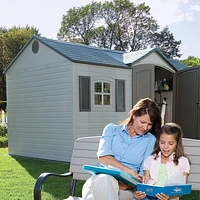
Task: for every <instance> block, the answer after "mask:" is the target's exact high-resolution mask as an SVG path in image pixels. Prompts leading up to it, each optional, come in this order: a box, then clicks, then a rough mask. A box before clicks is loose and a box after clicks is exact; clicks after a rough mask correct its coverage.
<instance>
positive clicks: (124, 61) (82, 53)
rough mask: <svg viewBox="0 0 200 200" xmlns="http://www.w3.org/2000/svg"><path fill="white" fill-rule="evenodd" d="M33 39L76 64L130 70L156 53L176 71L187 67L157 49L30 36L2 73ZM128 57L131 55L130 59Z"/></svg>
mask: <svg viewBox="0 0 200 200" xmlns="http://www.w3.org/2000/svg"><path fill="white" fill-rule="evenodd" d="M34 39H36V40H38V41H40V42H41V43H43V44H44V45H46V46H48V47H49V48H51V49H52V50H54V51H55V52H57V53H59V54H60V55H62V56H64V57H66V58H67V59H69V60H70V61H72V62H77V63H88V64H95V65H104V66H113V67H120V68H121V67H122V68H130V66H131V64H133V63H137V62H139V61H140V60H141V59H143V58H145V57H146V56H148V55H149V54H151V53H154V52H157V53H158V54H159V55H160V56H161V57H162V58H163V59H164V60H166V61H167V62H168V63H169V65H171V66H172V67H173V68H175V69H176V70H180V69H183V68H187V66H185V65H183V64H181V63H179V62H178V61H175V60H173V59H168V58H167V57H165V56H164V55H163V53H162V52H161V51H160V50H159V49H157V48H154V49H145V50H139V51H134V52H123V51H117V50H112V49H107V48H99V47H94V46H88V45H83V44H78V43H71V42H65V41H61V40H54V39H48V38H45V37H40V36H32V37H31V38H30V40H29V41H28V42H27V43H26V44H25V45H24V47H23V48H22V49H21V51H20V52H19V53H18V54H17V56H16V57H15V58H14V59H13V60H12V61H11V63H10V64H9V65H8V66H7V68H6V69H5V71H4V72H6V71H7V69H8V68H9V67H10V66H11V65H12V64H13V63H14V61H15V60H16V59H17V57H18V56H19V55H20V54H21V52H22V51H23V50H24V49H25V48H26V46H27V45H28V44H29V43H30V42H31V41H32V40H34ZM129 55H131V57H130V56H129Z"/></svg>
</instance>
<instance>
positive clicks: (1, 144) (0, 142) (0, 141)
mask: <svg viewBox="0 0 200 200" xmlns="http://www.w3.org/2000/svg"><path fill="white" fill-rule="evenodd" d="M5 147H8V137H7V136H5V137H1V136H0V148H5Z"/></svg>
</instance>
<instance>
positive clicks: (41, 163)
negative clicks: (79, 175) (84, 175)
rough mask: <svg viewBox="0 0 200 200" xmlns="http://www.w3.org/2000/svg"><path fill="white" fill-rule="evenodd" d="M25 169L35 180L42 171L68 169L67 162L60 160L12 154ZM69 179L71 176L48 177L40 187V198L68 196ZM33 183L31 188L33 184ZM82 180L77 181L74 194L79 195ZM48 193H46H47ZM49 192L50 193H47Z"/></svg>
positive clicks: (64, 171)
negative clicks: (38, 158) (53, 160)
mask: <svg viewBox="0 0 200 200" xmlns="http://www.w3.org/2000/svg"><path fill="white" fill-rule="evenodd" d="M12 157H13V158H14V159H15V160H16V161H17V162H18V163H19V164H20V165H21V166H22V167H23V168H25V169H26V171H27V172H28V173H29V175H31V176H32V177H33V178H34V179H35V182H36V180H37V178H38V177H39V175H40V174H41V173H44V172H53V173H58V174H62V173H66V172H68V171H69V164H68V163H61V162H52V161H47V160H37V159H32V158H23V157H17V156H12ZM70 181H71V177H68V178H66V177H65V178H63V177H53V176H52V177H51V176H50V177H48V178H47V179H46V180H45V182H44V185H43V188H42V199H50V196H52V199H64V198H67V197H68V196H69V189H70ZM35 182H34V184H33V189H34V185H35ZM82 185H83V182H78V184H77V190H76V195H78V196H80V195H81V188H82ZM47 193H48V194H47ZM49 194H50V195H49Z"/></svg>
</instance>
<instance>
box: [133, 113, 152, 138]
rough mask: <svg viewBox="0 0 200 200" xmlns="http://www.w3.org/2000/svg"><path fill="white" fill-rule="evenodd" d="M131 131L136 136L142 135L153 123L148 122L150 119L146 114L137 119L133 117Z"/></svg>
mask: <svg viewBox="0 0 200 200" xmlns="http://www.w3.org/2000/svg"><path fill="white" fill-rule="evenodd" d="M133 119H134V121H133V130H134V131H135V133H136V134H138V135H143V134H145V133H146V132H148V131H149V130H150V129H151V127H152V125H153V123H152V122H151V120H150V117H149V115H148V114H145V115H142V116H139V117H135V116H133Z"/></svg>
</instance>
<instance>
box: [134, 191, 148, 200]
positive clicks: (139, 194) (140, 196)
mask: <svg viewBox="0 0 200 200" xmlns="http://www.w3.org/2000/svg"><path fill="white" fill-rule="evenodd" d="M133 196H134V198H135V199H143V198H144V197H146V193H145V192H141V191H135V192H134V193H133Z"/></svg>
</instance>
